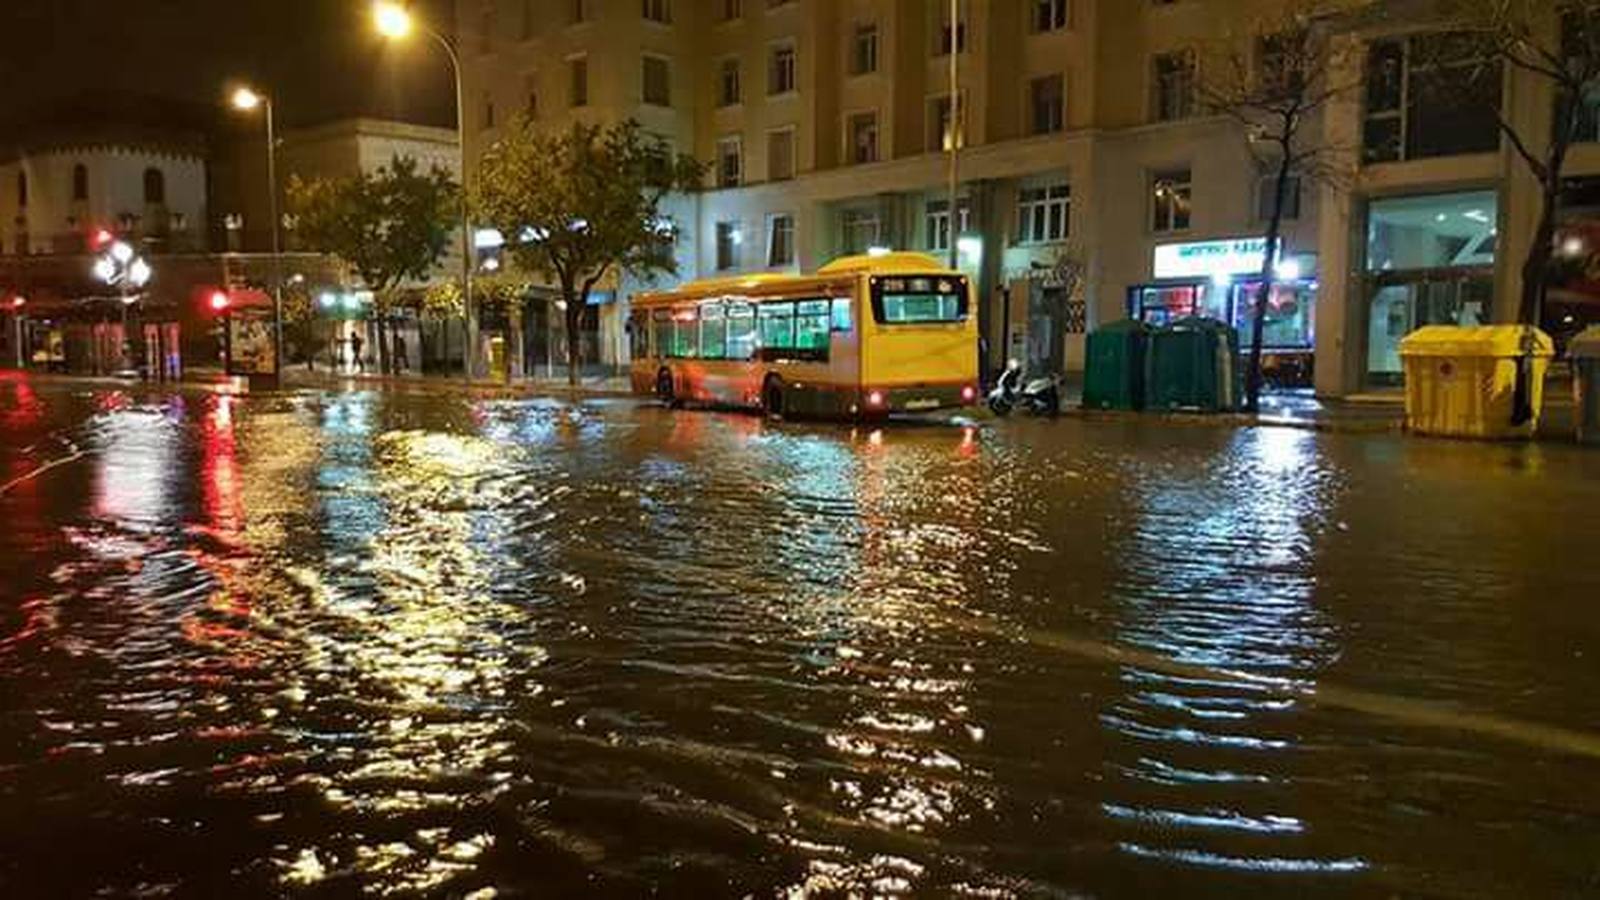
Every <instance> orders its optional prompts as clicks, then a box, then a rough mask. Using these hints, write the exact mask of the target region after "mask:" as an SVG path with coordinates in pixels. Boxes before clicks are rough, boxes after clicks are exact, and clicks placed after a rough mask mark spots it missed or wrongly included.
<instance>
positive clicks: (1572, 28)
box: [1446, 0, 1600, 325]
mask: <svg viewBox="0 0 1600 900" xmlns="http://www.w3.org/2000/svg"><path fill="white" fill-rule="evenodd" d="M1451 9H1452V11H1453V12H1452V14H1451V15H1449V16H1447V18H1446V24H1447V26H1448V27H1449V28H1450V29H1452V31H1454V32H1456V33H1458V34H1459V35H1460V36H1461V37H1462V42H1463V44H1464V49H1465V50H1466V51H1467V52H1471V53H1473V54H1475V55H1476V57H1477V59H1478V60H1479V61H1480V64H1479V65H1478V66H1476V67H1475V68H1473V69H1472V70H1470V71H1471V72H1472V75H1471V77H1473V78H1475V79H1495V80H1496V81H1497V82H1498V80H1501V79H1503V78H1504V72H1505V71H1507V70H1509V71H1510V73H1511V74H1512V76H1513V77H1517V78H1526V79H1532V80H1533V81H1534V82H1535V83H1537V84H1539V85H1540V87H1541V88H1542V90H1540V91H1538V92H1537V93H1538V94H1545V93H1547V92H1548V94H1549V96H1550V97H1551V102H1552V107H1551V109H1552V115H1553V119H1552V120H1550V122H1549V125H1548V126H1546V125H1545V121H1546V120H1545V119H1544V118H1543V117H1542V116H1537V115H1535V116H1531V117H1525V118H1522V119H1519V118H1517V117H1516V116H1515V115H1514V112H1515V110H1514V109H1513V108H1512V104H1509V103H1506V102H1502V101H1501V92H1500V91H1498V90H1495V91H1489V92H1484V96H1490V97H1493V99H1494V100H1495V103H1494V107H1493V113H1494V118H1495V121H1496V123H1497V124H1498V125H1499V128H1500V133H1501V134H1502V135H1503V136H1504V137H1505V140H1506V143H1507V144H1509V145H1510V146H1511V148H1512V150H1514V151H1515V152H1516V155H1517V157H1518V158H1519V159H1521V160H1522V161H1523V163H1524V164H1525V165H1526V166H1527V168H1528V171H1529V172H1530V173H1531V174H1532V175H1533V177H1534V180H1535V181H1537V182H1538V184H1539V194H1540V201H1541V205H1540V209H1539V223H1538V225H1537V227H1536V228H1535V229H1534V234H1533V241H1532V242H1531V243H1530V244H1529V245H1528V253H1527V256H1526V257H1525V258H1524V259H1523V262H1522V294H1521V298H1520V302H1519V303H1518V307H1517V321H1519V322H1521V323H1523V324H1526V325H1538V324H1539V320H1540V315H1541V308H1542V306H1543V304H1544V295H1545V290H1546V287H1547V286H1548V283H1549V281H1550V277H1551V265H1552V261H1553V259H1554V255H1555V238H1556V225H1557V222H1556V218H1557V216H1558V215H1559V214H1560V205H1561V188H1562V182H1563V179H1564V177H1565V176H1564V172H1565V169H1566V164H1567V157H1568V155H1569V153H1570V152H1571V150H1572V145H1573V144H1575V143H1577V142H1578V141H1579V140H1581V139H1583V138H1584V136H1585V133H1586V129H1587V132H1588V133H1589V134H1591V135H1592V134H1593V131H1594V127H1595V118H1594V117H1595V107H1596V104H1597V102H1600V0H1456V2H1454V3H1453V4H1451Z"/></svg>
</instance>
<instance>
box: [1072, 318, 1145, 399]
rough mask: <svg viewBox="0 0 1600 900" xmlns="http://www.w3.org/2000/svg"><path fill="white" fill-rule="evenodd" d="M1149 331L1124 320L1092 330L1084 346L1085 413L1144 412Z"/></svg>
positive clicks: (1134, 322) (1129, 320) (1140, 323)
mask: <svg viewBox="0 0 1600 900" xmlns="http://www.w3.org/2000/svg"><path fill="white" fill-rule="evenodd" d="M1149 345H1150V327H1149V326H1147V325H1145V324H1144V323H1143V322H1139V321H1135V320H1133V319H1124V320H1122V321H1121V322H1112V323H1111V324H1109V325H1106V326H1104V327H1101V328H1097V329H1095V331H1094V332H1092V333H1091V334H1090V335H1089V338H1088V340H1087V341H1086V342H1085V345H1084V356H1085V359H1084V372H1083V407H1084V409H1143V408H1144V374H1145V355H1146V352H1147V349H1148V348H1149Z"/></svg>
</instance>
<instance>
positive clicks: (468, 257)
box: [372, 0, 478, 382]
mask: <svg viewBox="0 0 1600 900" xmlns="http://www.w3.org/2000/svg"><path fill="white" fill-rule="evenodd" d="M372 22H373V25H374V26H375V27H376V28H377V31H378V33H379V34H381V35H383V36H384V37H386V38H388V39H389V40H394V41H398V40H404V39H405V38H407V37H409V36H410V35H411V33H412V32H413V31H415V30H418V29H419V28H420V29H421V30H422V31H423V32H424V33H426V34H427V35H428V36H429V37H431V38H433V39H434V40H435V41H437V42H438V44H439V46H441V47H443V48H444V52H445V55H446V56H448V57H450V71H451V74H452V75H453V76H454V77H455V83H456V140H457V142H458V143H459V145H460V146H459V150H460V152H461V225H460V227H461V303H462V312H463V314H464V315H465V323H464V326H463V327H464V330H465V332H466V341H465V343H466V346H465V348H464V350H463V353H464V356H465V358H464V359H463V361H462V362H463V365H462V368H463V369H464V370H465V371H466V378H467V381H469V382H470V381H471V380H472V370H473V360H474V358H475V357H476V356H477V355H478V354H477V346H476V345H477V342H478V328H477V322H476V321H475V319H474V317H473V313H472V256H473V254H472V223H471V217H470V216H469V215H468V210H467V104H466V99H465V95H464V94H463V93H462V89H461V56H460V54H458V53H457V52H456V48H455V45H454V44H452V43H450V39H449V38H446V37H445V36H444V35H442V34H440V33H439V32H437V31H435V30H433V29H432V28H429V27H428V26H427V24H426V23H423V22H419V21H418V20H417V18H416V17H415V16H413V15H412V14H411V12H410V10H408V9H406V8H405V7H404V6H402V5H401V4H400V3H397V2H394V0H377V2H376V3H374V4H373V6H372Z"/></svg>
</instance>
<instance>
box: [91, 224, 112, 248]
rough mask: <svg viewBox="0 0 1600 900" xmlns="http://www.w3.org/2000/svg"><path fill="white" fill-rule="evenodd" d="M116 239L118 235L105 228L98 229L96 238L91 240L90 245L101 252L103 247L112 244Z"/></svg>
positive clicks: (95, 233)
mask: <svg viewBox="0 0 1600 900" xmlns="http://www.w3.org/2000/svg"><path fill="white" fill-rule="evenodd" d="M115 237H116V235H114V234H112V233H111V232H109V231H107V230H106V229H104V228H96V229H95V232H94V236H93V237H91V238H90V243H92V244H93V245H94V249H96V250H99V249H100V248H101V247H104V246H105V245H107V244H109V243H111V241H112V240H113V239H114V238H115Z"/></svg>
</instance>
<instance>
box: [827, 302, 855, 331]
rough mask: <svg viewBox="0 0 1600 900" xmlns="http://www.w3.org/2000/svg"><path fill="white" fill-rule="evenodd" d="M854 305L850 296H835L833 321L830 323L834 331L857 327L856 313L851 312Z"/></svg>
mask: <svg viewBox="0 0 1600 900" xmlns="http://www.w3.org/2000/svg"><path fill="white" fill-rule="evenodd" d="M853 305H854V304H853V303H852V301H851V300H850V298H849V297H835V298H833V315H832V316H831V318H832V320H833V321H832V322H831V323H830V324H831V325H832V327H833V330H834V331H849V330H851V329H852V328H854V327H855V321H854V314H853V313H852V312H851V307H852V306H853Z"/></svg>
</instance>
